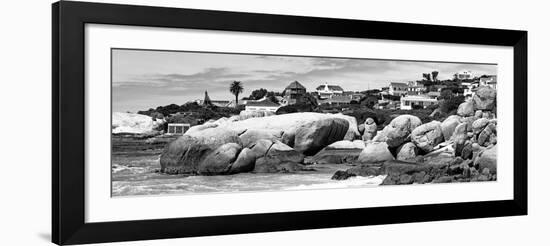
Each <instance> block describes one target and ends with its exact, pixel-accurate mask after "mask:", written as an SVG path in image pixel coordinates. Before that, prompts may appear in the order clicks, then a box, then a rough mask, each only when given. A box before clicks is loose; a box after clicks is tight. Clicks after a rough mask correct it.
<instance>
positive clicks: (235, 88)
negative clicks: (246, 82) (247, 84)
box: [229, 81, 243, 108]
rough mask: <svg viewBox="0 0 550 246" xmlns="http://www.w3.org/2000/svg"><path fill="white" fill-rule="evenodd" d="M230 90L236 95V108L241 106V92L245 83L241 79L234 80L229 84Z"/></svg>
mask: <svg viewBox="0 0 550 246" xmlns="http://www.w3.org/2000/svg"><path fill="white" fill-rule="evenodd" d="M229 91H230V92H231V93H232V94H233V95H235V108H236V107H238V106H239V94H241V93H242V92H243V85H242V83H241V81H233V83H231V85H230V86H229Z"/></svg>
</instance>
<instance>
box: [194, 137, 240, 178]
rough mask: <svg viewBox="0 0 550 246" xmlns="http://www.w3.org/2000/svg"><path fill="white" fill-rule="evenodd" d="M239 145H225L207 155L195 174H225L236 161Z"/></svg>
mask: <svg viewBox="0 0 550 246" xmlns="http://www.w3.org/2000/svg"><path fill="white" fill-rule="evenodd" d="M240 151H241V145H239V144H236V143H226V144H224V145H222V146H220V147H218V148H217V149H216V150H214V151H213V152H211V153H209V154H208V155H206V156H205V157H204V159H203V160H202V161H201V162H200V163H199V165H198V169H197V173H198V174H201V175H216V174H226V173H228V172H229V169H230V168H231V164H232V163H233V162H234V161H235V160H236V159H237V156H238V155H239V152H240Z"/></svg>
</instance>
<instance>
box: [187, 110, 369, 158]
mask: <svg viewBox="0 0 550 246" xmlns="http://www.w3.org/2000/svg"><path fill="white" fill-rule="evenodd" d="M351 118H353V117H351V116H345V115H341V114H321V113H310V112H305V113H290V114H282V115H272V116H265V117H253V118H248V119H245V120H239V121H229V120H227V121H225V123H223V124H221V125H218V124H209V125H208V126H201V127H191V129H189V130H188V131H187V132H186V133H185V135H189V136H195V137H200V136H202V135H204V134H205V132H206V134H208V135H211V133H209V132H210V131H212V132H214V131H215V132H216V133H218V134H221V135H223V134H225V133H224V132H229V134H234V133H236V134H237V135H241V134H242V135H244V137H243V141H245V142H246V145H245V146H244V147H248V146H250V144H251V143H253V142H254V141H257V140H259V139H265V138H267V139H270V140H280V141H282V142H283V143H285V144H286V145H288V146H290V147H295V149H296V150H298V151H299V152H302V153H307V154H314V153H316V152H317V151H319V150H321V149H322V148H324V147H325V146H327V145H329V144H331V143H333V142H336V141H340V140H343V139H344V138H345V137H346V135H357V136H358V134H359V131H358V130H357V126H356V125H350V123H349V122H351V121H353V120H354V119H353V120H352V119H351ZM213 129H216V130H213ZM251 130H252V131H251ZM249 131H250V132H249ZM247 132H249V133H247ZM349 132H353V134H349ZM280 133H282V134H280ZM279 135H281V137H280V139H279ZM274 138H275V139H274Z"/></svg>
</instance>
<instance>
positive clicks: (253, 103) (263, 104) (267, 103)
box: [246, 100, 281, 107]
mask: <svg viewBox="0 0 550 246" xmlns="http://www.w3.org/2000/svg"><path fill="white" fill-rule="evenodd" d="M246 106H253V107H279V106H281V105H279V104H277V103H274V102H272V101H270V100H263V101H249V102H247V103H246Z"/></svg>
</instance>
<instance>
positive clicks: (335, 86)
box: [316, 85, 344, 91]
mask: <svg viewBox="0 0 550 246" xmlns="http://www.w3.org/2000/svg"><path fill="white" fill-rule="evenodd" d="M325 87H328V89H329V90H331V91H344V89H343V88H342V87H340V86H339V85H320V86H317V89H316V90H324V89H325Z"/></svg>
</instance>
